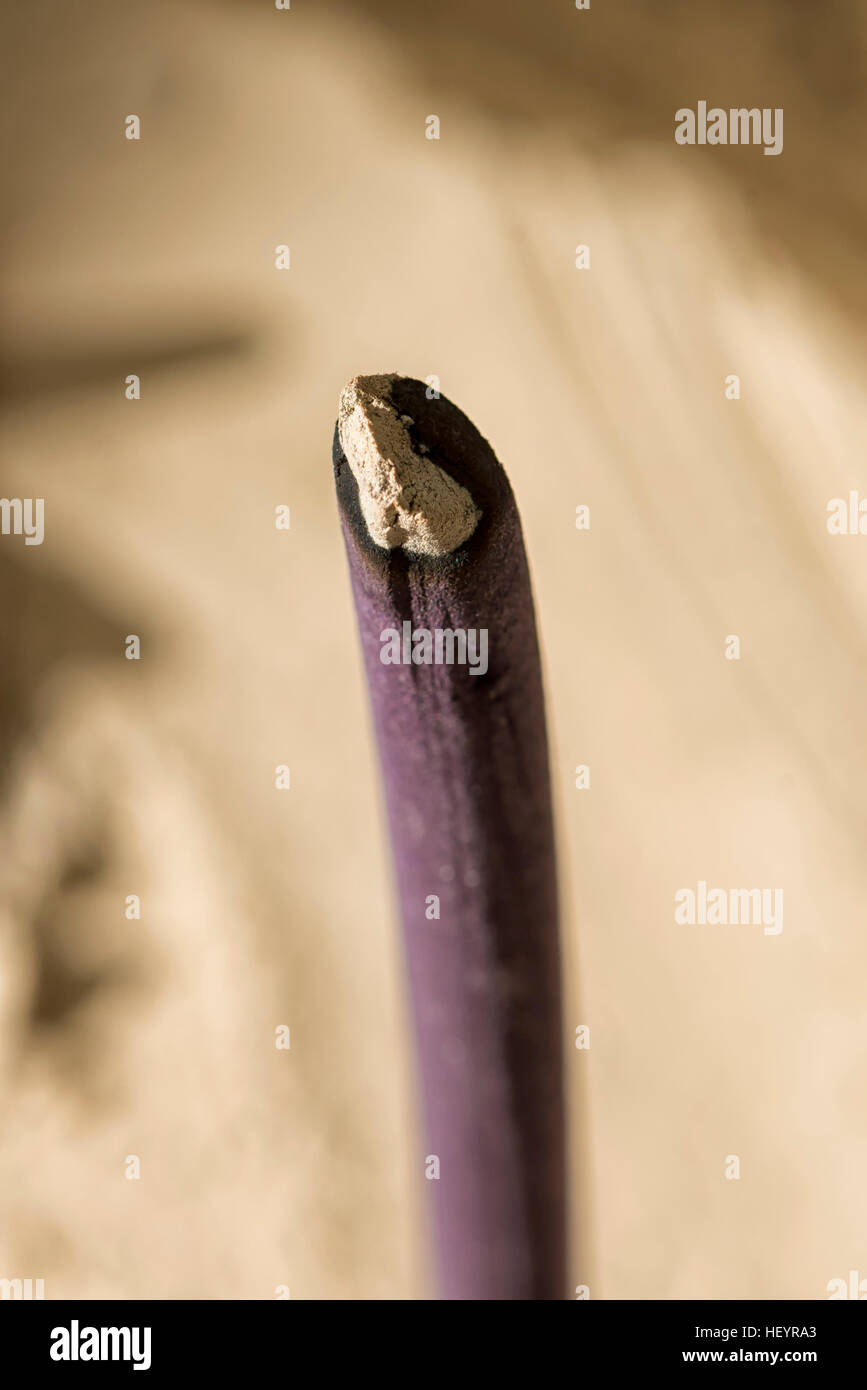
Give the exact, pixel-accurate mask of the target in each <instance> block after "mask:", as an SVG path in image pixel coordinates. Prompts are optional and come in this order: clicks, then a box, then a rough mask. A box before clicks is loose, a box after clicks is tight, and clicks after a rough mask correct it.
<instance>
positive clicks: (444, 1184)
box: [334, 376, 565, 1299]
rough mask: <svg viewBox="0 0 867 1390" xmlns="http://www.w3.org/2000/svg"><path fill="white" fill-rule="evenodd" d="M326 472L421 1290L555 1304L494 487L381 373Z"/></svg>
mask: <svg viewBox="0 0 867 1390" xmlns="http://www.w3.org/2000/svg"><path fill="white" fill-rule="evenodd" d="M334 471H335V479H336V485H337V495H338V502H339V507H340V513H341V522H342V526H343V532H344V537H345V540H346V549H347V553H348V558H349V570H350V576H351V580H352V588H353V593H354V596H355V605H356V610H357V614H358V625H359V631H360V636H361V645H362V650H363V654H364V662H365V667H366V671H367V679H368V683H369V688H370V696H371V702H372V706H373V715H374V723H375V727H376V735H377V741H378V744H379V754H380V760H381V765H382V776H383V782H384V786H385V793H386V803H387V809H388V817H389V824H390V830H391V840H392V849H393V854H394V864H395V872H396V878H397V887H398V893H399V901H400V910H401V917H402V922H403V932H404V941H405V950H406V957H407V962H408V968H409V976H410V987H411V999H412V1012H413V1017H414V1022H415V1030H416V1035H417V1041H418V1055H419V1067H420V1074H421V1086H422V1100H423V1112H424V1120H425V1126H426V1145H427V1147H426V1150H425V1153H426V1172H427V1173H428V1175H429V1176H432V1177H434V1178H435V1180H434V1181H431V1182H430V1184H429V1188H430V1189H431V1192H432V1197H433V1204H434V1227H435V1234H436V1242H437V1253H438V1266H439V1274H440V1290H441V1293H442V1295H443V1297H445V1298H450V1299H473V1298H481V1299H499V1298H506V1299H509V1298H516V1299H530V1298H557V1299H559V1298H563V1297H565V1211H564V1207H565V1183H564V1123H563V1097H562V1051H561V1021H560V978H559V976H560V971H559V943H558V929H557V887H556V877H555V859H554V837H553V825H552V815H551V798H550V785H549V774H548V748H547V737H546V731H545V712H544V701H543V694H542V681H541V674H540V663H539V650H538V645H537V640H536V625H535V619H534V615H533V600H532V594H531V589H530V578H529V573H528V569H527V560H526V555H525V553H524V544H523V538H522V534H521V524H520V520H519V517H518V512H517V508H516V506H515V501H514V497H513V495H512V490H511V488H510V486H509V482H508V479H507V478H506V475H505V473H504V471H503V469H502V468H501V466H500V464H499V463H498V461H497V459H496V457H495V455H494V453H493V451H492V449H491V447H490V445H489V444H488V443H487V442H486V441H485V440H484V439H483V438H482V437H481V435H480V434H479V432H478V431H477V430H476V428H475V427H474V426H473V425H472V424H471V422H470V421H469V420H468V419H467V418H466V416H464V415H463V414H462V413H461V412H460V411H459V410H458V409H457V408H456V407H455V406H454V405H452V404H451V403H450V402H449V401H447V400H445V399H444V398H435V399H433V400H431V399H428V394H427V391H426V388H425V386H424V384H423V383H421V382H418V381H413V380H410V379H408V378H402V377H398V376H373V377H358V378H356V379H355V380H354V381H352V382H350V383H349V385H348V386H347V387H346V389H345V390H344V392H343V395H342V397H341V403H340V413H339V417H338V423H337V429H336V431H335V437H334ZM435 1159H436V1160H438V1165H437V1163H436V1162H434V1160H435ZM437 1169H438V1176H437Z"/></svg>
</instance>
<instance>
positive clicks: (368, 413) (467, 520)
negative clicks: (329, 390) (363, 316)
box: [337, 373, 482, 555]
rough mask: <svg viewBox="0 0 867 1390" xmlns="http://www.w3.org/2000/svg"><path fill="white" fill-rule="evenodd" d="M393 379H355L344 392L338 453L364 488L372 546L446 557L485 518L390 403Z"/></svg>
mask: <svg viewBox="0 0 867 1390" xmlns="http://www.w3.org/2000/svg"><path fill="white" fill-rule="evenodd" d="M397 380H398V377H397V375H396V374H395V373H391V374H389V375H384V376H356V377H353V378H352V380H351V381H350V382H349V383H348V384H347V385H346V386H345V387H344V388H343V391H342V392H341V396H340V405H339V407H338V413H337V428H338V433H339V437H340V447H341V448H342V450H343V452H344V454H345V455H346V461H347V463H348V464H349V467H350V468H351V470H352V473H353V476H354V477H355V481H356V483H357V485H358V500H359V505H360V507H361V514H362V516H363V517H364V521H365V524H366V526H367V529H368V532H369V533H370V537H371V539H372V540H373V541H374V543H375V544H376V545H378V546H381V547H382V548H383V549H385V550H395V549H397V548H398V547H403V549H404V550H405V551H407V552H408V553H409V554H411V555H448V554H450V553H451V552H452V551H453V550H457V549H458V547H459V546H461V545H463V544H464V542H465V541H467V540H469V538H470V536H471V535H472V534H473V532H474V531H475V529H476V527H477V525H478V523H479V521H480V519H481V516H482V513H481V511H480V510H479V508H478V507H477V506H476V504H475V502H474V500H473V498H472V497H471V495H470V493H469V492H467V489H466V488H464V487H461V485H460V483H457V482H455V480H454V478H452V477H451V476H450V475H449V474H448V473H446V472H445V470H444V469H442V468H440V467H439V466H438V464H436V463H434V461H433V459H432V458H430V457H428V456H427V455H426V452H425V451H424V446H423V445H422V446H420V448H421V450H422V452H417V451H416V448H415V446H414V445H413V441H412V437H411V435H410V428H411V426H412V424H413V421H412V419H411V418H410V417H409V416H408V415H400V414H399V413H398V411H397V409H396V407H395V405H394V402H393V400H392V396H391V386H392V382H394V381H397Z"/></svg>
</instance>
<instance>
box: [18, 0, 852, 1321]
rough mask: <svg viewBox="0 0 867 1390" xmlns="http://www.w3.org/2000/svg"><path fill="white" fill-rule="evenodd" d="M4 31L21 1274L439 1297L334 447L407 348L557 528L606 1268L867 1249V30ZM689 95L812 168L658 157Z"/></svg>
mask: <svg viewBox="0 0 867 1390" xmlns="http://www.w3.org/2000/svg"><path fill="white" fill-rule="evenodd" d="M0 27H2V33H0V38H2V43H0V48H2V52H3V55H4V56H3V83H2V91H3V96H2V103H3V107H4V115H5V121H4V123H3V125H4V134H3V141H4V147H3V150H2V155H3V168H4V181H5V184H6V189H5V193H6V197H5V199H4V206H3V210H2V212H0V305H2V317H3V325H4V327H3V339H2V347H0V373H2V381H0V390H2V397H3V400H2V404H3V420H2V426H0V442H2V461H0V492H2V495H3V496H5V497H14V496H21V497H44V498H45V506H46V511H45V523H46V533H45V542H44V544H43V545H42V546H33V547H25V546H24V545H23V541H22V538H20V537H17V538H16V537H14V536H4V537H0V582H2V605H0V759H2V770H3V780H2V810H0V1277H22V1278H28V1277H33V1278H36V1277H41V1278H44V1279H45V1281H46V1296H47V1297H49V1298H52V1297H54V1298H59V1297H72V1296H76V1297H77V1296H82V1297H118V1298H131V1297H153V1298H158V1297H168V1298H193V1297H214V1298H271V1297H273V1296H274V1291H275V1288H276V1287H277V1286H278V1285H288V1286H289V1287H290V1288H291V1291H292V1297H293V1298H347V1297H348V1298H381V1297H386V1298H405V1297H409V1298H413V1297H420V1296H425V1295H426V1294H427V1293H429V1292H430V1289H431V1287H432V1285H431V1276H430V1268H429V1261H428V1257H427V1246H426V1234H425V1223H424V1200H425V1195H426V1194H425V1191H424V1188H425V1187H426V1184H425V1181H424V1178H423V1157H424V1153H425V1147H424V1142H423V1139H422V1137H421V1135H420V1133H419V1130H418V1123H417V1115H416V1112H415V1108H414V1099H413V1070H412V1053H411V1045H410V1042H409V1034H408V1029H407V1019H406V1011H405V1003H404V996H403V978H402V962H401V952H400V943H399V940H398V937H397V932H396V925H395V920H394V913H393V904H392V898H391V890H390V884H389V872H388V858H387V848H386V843H385V839H384V831H383V818H382V812H381V807H380V802H379V789H378V784H377V773H376V766H375V762H374V754H373V748H372V742H371V735H370V728H369V721H368V712H367V708H366V697H365V691H364V688H363V684H362V679H361V671H360V662H359V657H358V652H357V649H356V638H355V630H354V618H353V613H352V609H351V603H350V594H349V586H348V582H347V577H346V573H345V568H344V557H343V553H342V542H341V539H340V535H339V529H338V525H337V519H336V508H335V503H334V498H333V488H332V479H331V468H330V444H331V433H332V429H333V421H334V415H335V407H336V400H337V396H338V393H339V390H340V388H341V386H342V385H343V383H344V381H345V380H346V379H347V378H348V377H349V376H351V375H353V374H355V373H357V372H379V371H392V370H396V371H399V372H402V373H406V374H408V375H414V376H419V377H426V376H428V375H430V374H436V375H437V376H438V377H439V378H440V383H441V389H442V391H443V392H444V393H445V394H446V395H448V396H449V397H451V398H452V399H453V400H454V401H455V402H456V403H457V404H459V405H460V406H461V407H462V408H463V409H464V410H465V411H466V412H467V413H468V414H469V415H470V416H471V418H472V419H473V420H474V421H475V423H476V424H477V425H478V426H479V428H480V429H481V431H482V432H483V433H484V434H485V435H486V436H487V437H488V438H489V439H490V440H491V442H492V444H493V445H494V447H495V449H496V450H497V453H498V454H499V457H500V458H501V460H502V461H503V463H504V465H505V466H506V468H507V470H508V471H509V474H510V477H511V479H512V482H513V485H514V488H515V491H516V494H517V497H518V501H519V505H520V507H521V510H522V514H523V517H524V523H525V529H526V534H527V540H528V546H529V550H530V556H531V563H532V566H533V570H534V576H535V584H536V594H537V604H538V609H539V619H540V626H541V633H542V640H543V644H544V650H545V660H546V677H547V683H548V694H549V714H550V724H551V735H552V740H553V779H554V790H555V797H556V810H557V814H558V821H559V837H560V849H561V864H562V878H563V892H564V923H563V929H564V942H565V949H566V955H567V980H566V984H567V990H568V999H567V1004H566V1009H565V1017H564V1046H565V1047H566V1048H567V1069H568V1076H569V1082H570V1108H571V1134H572V1153H571V1158H570V1172H571V1182H572V1194H573V1214H572V1228H573V1232H572V1234H573V1253H572V1258H571V1263H570V1278H571V1283H572V1285H573V1286H574V1285H578V1284H589V1285H590V1288H591V1295H592V1297H594V1298H689V1297H697V1298H711V1297H722V1298H764V1297H785V1298H823V1297H825V1296H826V1285H827V1283H828V1281H829V1280H830V1279H832V1278H837V1277H842V1278H846V1277H847V1276H848V1271H849V1270H850V1269H859V1270H860V1271H861V1272H862V1274H864V1275H867V1195H865V1189H864V1181H863V1174H864V1171H865V1165H867V1106H865V1097H864V1073H865V1063H867V1019H865V1010H864V1004H863V996H864V975H865V969H867V938H865V932H864V901H865V895H867V863H865V856H864V838H865V817H867V744H865V740H864V736H863V719H864V713H863V702H864V687H865V673H867V565H865V555H867V551H865V549H864V547H867V540H865V539H864V538H863V537H834V536H830V535H829V534H828V533H827V530H826V525H825V521H826V504H827V501H828V499H829V498H831V497H846V496H847V494H848V491H849V490H850V489H856V488H858V489H861V490H862V493H863V494H864V495H867V469H865V466H864V463H863V441H864V437H865V424H867V421H865V406H864V398H863V391H862V389H861V388H862V386H863V379H864V360H863V342H864V333H863V328H864V317H865V310H867V274H865V271H864V268H863V248H864V234H865V226H867V182H865V180H864V177H863V157H862V150H861V146H860V139H859V137H860V135H861V133H862V132H863V129H864V117H865V110H864V107H865V97H864V84H863V78H864V54H865V47H867V34H865V29H867V20H865V15H864V12H863V11H861V12H859V10H858V9H857V7H855V6H853V5H850V4H848V3H844V0H840V3H827V2H826V3H825V4H823V5H816V4H805V3H783V0H773V2H772V0H765V3H763V4H762V5H761V6H756V5H754V4H749V3H747V0H736V2H735V3H729V4H727V5H725V6H719V5H714V4H710V3H709V2H708V0H689V3H687V0H666V2H665V3H660V0H653V3H651V0H628V2H627V3H621V4H618V5H610V4H607V3H604V0H593V3H592V7H591V9H590V10H589V11H576V10H575V8H574V6H572V5H571V4H570V3H569V0H557V3H555V2H554V0H545V3H540V0H527V2H526V3H517V2H516V3H510V4H509V5H503V4H498V3H495V2H494V0H443V3H441V4H438V5H436V6H428V5H422V4H418V3H414V4H409V3H406V0H404V3H398V0H356V2H355V3H346V4H339V3H325V0H320V2H319V3H317V4H315V5H314V4H313V3H312V2H311V0H293V3H292V7H291V10H290V11H288V12H280V11H277V10H275V8H274V7H273V5H272V4H271V3H270V0H247V2H246V3H228V0H227V2H226V3H219V0H209V2H206V0H173V2H172V3H157V2H156V0H148V3H145V4H131V3H126V4H118V3H117V0H113V3H112V2H111V0H92V3H91V4H89V5H88V6H87V7H86V9H85V10H84V11H82V9H81V7H70V6H67V5H64V4H61V3H60V0H50V2H48V3H46V0H31V3H29V4H28V5H27V7H26V8H24V7H18V8H17V9H13V8H12V7H7V10H6V12H5V13H4V15H3V18H2V21H0ZM699 100H707V102H708V104H709V105H715V104H718V105H721V106H723V107H725V108H729V107H730V106H758V107H783V108H784V110H785V122H784V139H785V144H784V152H783V154H782V155H780V156H779V157H777V158H768V157H765V156H763V155H762V152H761V149H759V148H755V147H747V148H743V147H741V148H733V147H729V148H725V147H720V148H684V147H678V146H676V145H675V143H674V139H673V130H674V113H675V111H676V109H677V108H679V107H682V106H691V107H693V108H694V107H695V106H696V104H697V102H698V101H699ZM129 114H136V115H138V116H139V117H140V120H141V140H140V141H138V142H135V141H128V140H127V139H125V138H124V120H125V117H126V116H127V115H129ZM430 114H436V115H438V116H439V118H440V122H441V139H440V140H439V141H430V140H427V139H425V135H424V131H425V118H426V116H428V115H430ZM579 243H585V244H587V245H588V246H589V247H590V250H591V269H590V270H589V271H578V270H576V269H575V247H576V245H578V244H579ZM280 244H287V245H288V246H289V247H290V249H291V269H290V270H288V271H277V270H276V269H275V267H274V258H275V247H276V246H278V245H280ZM130 373H136V374H138V375H140V377H141V400H139V401H128V400H126V399H125V397H124V380H125V378H126V376H127V375H128V374H130ZM730 373H736V374H738V375H739V376H740V379H741V399H740V400H738V401H731V400H727V399H726V397H725V394H724V387H725V378H726V376H727V375H728V374H730ZM281 504H286V505H288V506H289V507H290V508H291V518H292V521H291V530H290V531H288V532H285V531H278V530H277V529H276V528H275V525H274V515H275V508H276V507H277V506H279V505H281ZM578 504H586V505H588V506H589V507H590V509H591V529H590V531H589V532H583V531H577V530H576V529H575V508H576V506H577V505H578ZM132 633H135V634H137V635H139V636H140V637H141V642H142V658H141V661H139V662H133V661H127V660H125V659H124V638H125V637H126V636H127V635H128V634H132ZM729 634H737V635H738V636H739V637H740V640H741V652H742V655H741V660H740V661H739V662H732V661H727V660H725V658H724V649H725V641H726V637H727V636H728V635H729ZM278 764H288V765H289V766H290V767H291V778H292V785H291V790H290V791H277V790H275V787H274V771H275V767H276V766H277V765H278ZM578 764H587V765H589V767H590V771H591V787H590V789H589V790H585V791H577V790H576V789H575V768H576V766H577V765H578ZM699 879H705V880H706V881H708V883H709V884H711V885H712V886H714V885H721V886H725V887H730V886H731V887H749V886H756V885H762V886H768V887H782V888H783V890H784V895H785V920H784V930H783V932H782V934H781V935H780V936H776V937H774V936H767V937H766V936H764V935H763V934H762V932H761V929H760V928H757V927H727V928H715V927H678V926H676V925H675V923H674V894H675V892H676V891H677V889H678V888H681V887H692V888H695V886H696V883H697V881H698V880H699ZM130 894H137V895H140V898H141V918H140V920H128V919H127V918H126V916H125V910H124V909H125V900H126V898H127V896H128V895H130ZM530 918H531V914H530ZM528 929H531V920H529V921H528ZM280 1024H287V1025H289V1026H290V1028H291V1039H292V1045H291V1051H288V1052H285V1051H277V1050H276V1049H275V1046H274V1037H275V1028H276V1027H277V1026H278V1025H280ZM579 1024H587V1025H589V1026H590V1029H591V1048H590V1050H589V1051H580V1052H579V1051H576V1050H575V1049H574V1047H573V1046H572V1038H573V1037H574V1032H575V1028H576V1027H577V1026H578V1025H579ZM128 1155H137V1156H138V1157H139V1159H140V1164H141V1178H140V1180H138V1181H129V1180H127V1179H126V1178H125V1171H126V1159H127V1156H128ZM727 1155H737V1156H738V1157H739V1158H740V1162H741V1178H740V1180H739V1181H726V1179H725V1177H724V1172H725V1165H726V1158H727Z"/></svg>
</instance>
